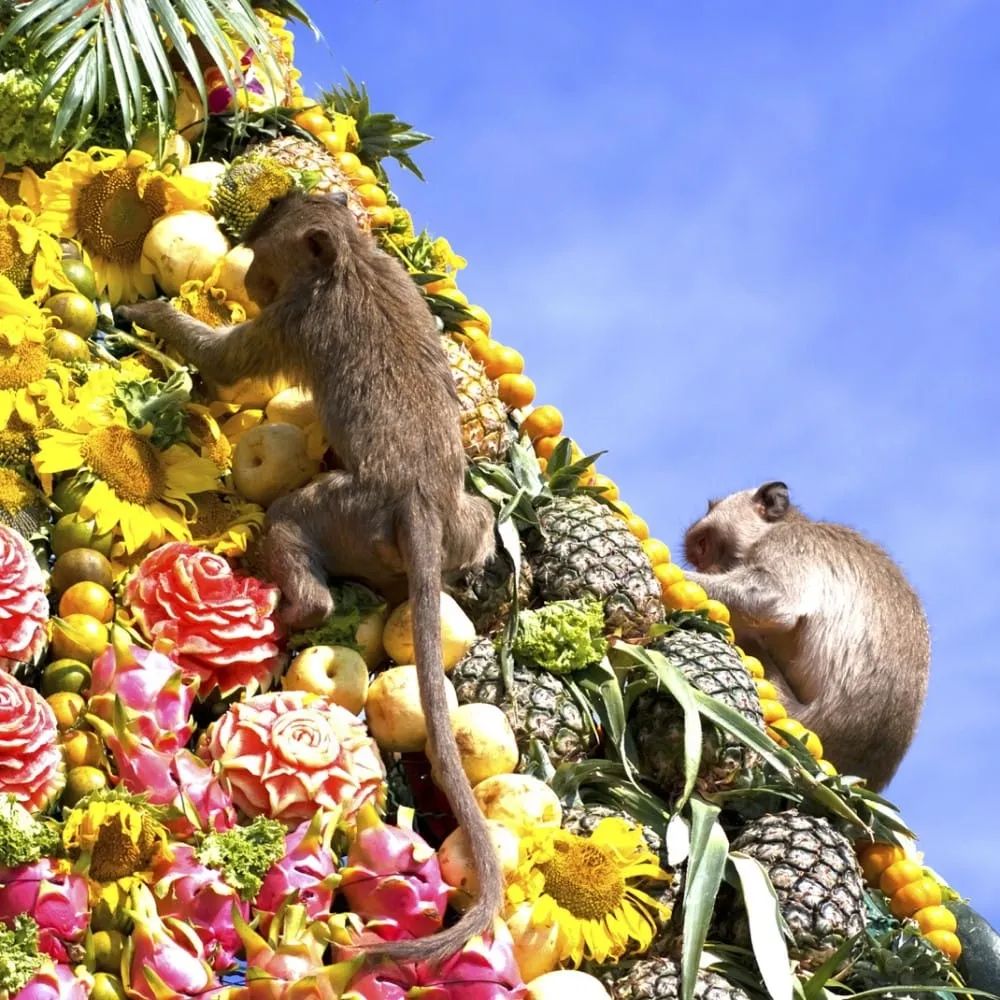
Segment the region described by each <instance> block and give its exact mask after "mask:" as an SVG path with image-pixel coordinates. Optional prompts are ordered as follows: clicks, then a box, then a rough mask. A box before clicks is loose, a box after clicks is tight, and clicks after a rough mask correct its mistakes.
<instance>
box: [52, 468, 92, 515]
mask: <svg viewBox="0 0 1000 1000" xmlns="http://www.w3.org/2000/svg"><path fill="white" fill-rule="evenodd" d="M89 492H90V483H87V482H84V481H83V480H82V479H77V478H76V476H69V477H68V478H67V479H61V480H60V481H59V483H58V484H57V485H56V488H55V489H54V490H53V491H52V502H53V503H54V504H55V505H56V506H57V507H58V508H59V509H60V510H61V511H62V512H63V513H64V514H75V513H76V512H77V511H78V510H79V509H80V504H82V503H83V500H84V497H86V495H87V494H88V493H89Z"/></svg>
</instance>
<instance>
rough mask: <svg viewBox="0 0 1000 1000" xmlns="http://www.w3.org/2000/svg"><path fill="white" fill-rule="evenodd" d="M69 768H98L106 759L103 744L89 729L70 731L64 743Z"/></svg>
mask: <svg viewBox="0 0 1000 1000" xmlns="http://www.w3.org/2000/svg"><path fill="white" fill-rule="evenodd" d="M62 751H63V757H64V758H65V760H66V767H67V768H70V769H72V768H74V767H98V766H99V765H100V763H101V761H102V760H103V758H104V751H103V744H102V743H101V738H100V737H99V736H98V735H97V733H94V732H91V731H90V730H89V729H70V730H69V731H68V732H67V733H66V735H65V736H64V737H63V741H62Z"/></svg>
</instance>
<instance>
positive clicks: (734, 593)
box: [686, 566, 799, 632]
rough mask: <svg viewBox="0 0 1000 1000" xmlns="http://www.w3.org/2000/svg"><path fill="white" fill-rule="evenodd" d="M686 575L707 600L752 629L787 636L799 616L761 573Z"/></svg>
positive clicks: (777, 585) (768, 576) (737, 571)
mask: <svg viewBox="0 0 1000 1000" xmlns="http://www.w3.org/2000/svg"><path fill="white" fill-rule="evenodd" d="M686 575H687V578H688V579H689V580H691V581H692V582H694V583H697V584H699V585H700V586H701V587H702V588H703V589H704V590H705V593H707V594H708V596H709V597H714V598H715V600H717V601H722V603H723V604H725V605H726V607H728V608H729V610H730V611H731V612H732V613H733V615H734V616H737V617H739V618H740V619H741V620H742V621H743V622H745V623H746V624H747V625H748V626H750V627H752V628H754V629H761V630H767V631H775V632H787V631H791V630H792V629H793V628H795V625H796V623H797V622H798V619H799V615H798V613H797V611H796V609H795V605H794V602H793V601H792V599H791V597H790V595H789V594H788V593H787V592H786V591H785V589H784V588H783V587H782V586H781V584H780V583H779V582H778V581H777V580H776V579H775V578H774V577H773V576H772V575H771V574H770V573H767V572H765V571H763V570H760V569H756V568H754V567H752V566H738V567H737V568H736V569H732V570H730V571H729V572H728V573H688V574H686Z"/></svg>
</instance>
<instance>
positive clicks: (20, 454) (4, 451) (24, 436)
mask: <svg viewBox="0 0 1000 1000" xmlns="http://www.w3.org/2000/svg"><path fill="white" fill-rule="evenodd" d="M34 450H35V439H34V438H33V437H32V436H31V434H28V433H27V432H26V431H12V430H10V429H9V428H5V429H3V430H0V465H24V464H25V463H26V462H28V461H30V459H31V454H32V452H33V451H34Z"/></svg>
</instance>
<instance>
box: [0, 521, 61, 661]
mask: <svg viewBox="0 0 1000 1000" xmlns="http://www.w3.org/2000/svg"><path fill="white" fill-rule="evenodd" d="M48 618H49V602H48V599H47V598H46V597H45V577H44V576H42V571H41V569H40V568H39V566H38V563H37V562H35V556H34V554H33V553H32V551H31V547H30V546H29V545H28V543H27V542H26V541H25V540H24V539H23V538H22V537H21V536H20V535H19V534H18V533H17V532H16V531H14V529H13V528H8V527H6V526H5V525H2V524H0V670H12V669H13V668H14V667H15V666H16V665H17V664H18V663H26V662H28V661H29V660H31V659H32V658H33V657H34V656H35V655H36V654H37V653H38V652H40V650H41V648H42V646H44V645H45V623H46V622H47V621H48Z"/></svg>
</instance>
